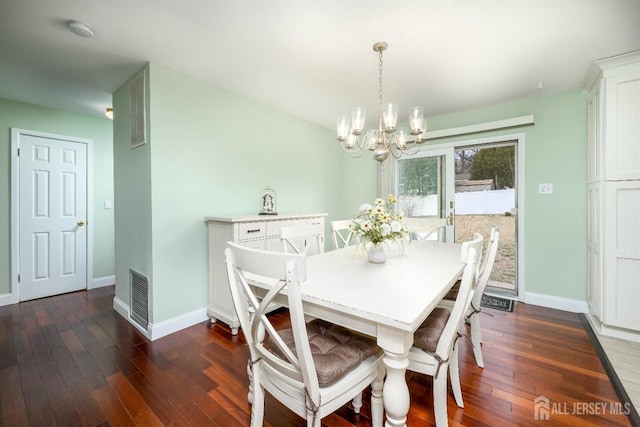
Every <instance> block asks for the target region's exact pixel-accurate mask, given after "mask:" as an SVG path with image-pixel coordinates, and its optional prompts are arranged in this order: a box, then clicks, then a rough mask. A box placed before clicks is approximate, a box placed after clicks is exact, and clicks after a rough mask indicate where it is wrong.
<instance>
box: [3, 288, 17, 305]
mask: <svg viewBox="0 0 640 427" xmlns="http://www.w3.org/2000/svg"><path fill="white" fill-rule="evenodd" d="M19 302H20V299H19V298H18V293H17V292H13V293H10V294H0V307H2V306H5V305H11V304H17V303H19Z"/></svg>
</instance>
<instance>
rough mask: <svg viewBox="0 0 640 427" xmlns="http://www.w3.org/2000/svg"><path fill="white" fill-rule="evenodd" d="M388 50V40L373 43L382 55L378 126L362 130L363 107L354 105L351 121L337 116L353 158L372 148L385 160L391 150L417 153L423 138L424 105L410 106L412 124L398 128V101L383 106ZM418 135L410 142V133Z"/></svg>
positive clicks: (341, 135)
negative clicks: (383, 63) (383, 60)
mask: <svg viewBox="0 0 640 427" xmlns="http://www.w3.org/2000/svg"><path fill="white" fill-rule="evenodd" d="M386 49H387V43H386V42H378V43H375V44H374V45H373V50H374V51H375V52H378V54H379V57H380V59H379V65H378V69H379V72H380V77H379V78H378V109H379V112H378V129H368V130H367V131H364V132H363V129H364V119H365V114H366V111H365V109H364V108H363V107H354V108H353V109H352V110H351V120H349V117H348V116H340V117H338V126H337V128H338V141H340V144H341V145H342V149H343V150H344V151H346V152H347V153H349V154H350V155H351V156H352V157H360V156H361V155H362V154H363V153H364V151H365V150H370V151H373V158H374V159H376V160H377V161H379V162H383V161H384V160H385V159H386V158H387V157H388V156H389V153H391V155H392V156H393V157H395V158H396V159H399V158H400V157H402V155H403V154H404V155H411V154H415V153H417V152H418V149H419V146H420V144H422V143H423V142H424V140H423V139H422V138H421V137H420V135H422V133H423V132H424V131H425V129H424V127H423V125H424V108H422V107H411V108H410V109H409V126H410V127H411V129H410V130H409V131H407V129H405V128H401V127H399V128H396V123H397V121H398V104H393V103H388V104H385V105H384V106H383V105H382V52H384V51H385V50H386ZM409 134H411V135H412V136H415V137H416V138H415V139H414V140H413V141H407V138H408V135H409Z"/></svg>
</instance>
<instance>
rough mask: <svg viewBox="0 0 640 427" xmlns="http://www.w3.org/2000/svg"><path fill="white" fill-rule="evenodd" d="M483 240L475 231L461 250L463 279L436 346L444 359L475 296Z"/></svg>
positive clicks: (438, 353) (449, 352) (451, 347)
mask: <svg viewBox="0 0 640 427" xmlns="http://www.w3.org/2000/svg"><path fill="white" fill-rule="evenodd" d="M483 240H484V239H483V237H482V235H481V234H479V233H474V235H473V239H472V240H470V241H467V242H464V243H463V244H462V249H461V251H460V252H461V261H462V262H465V263H466V265H465V268H464V270H463V272H462V279H461V281H460V288H459V290H458V295H457V297H456V301H455V302H454V304H453V308H452V309H451V314H450V316H449V319H448V320H447V324H446V325H445V327H444V329H443V331H442V335H441V336H440V339H439V340H438V346H437V347H436V354H437V355H438V356H439V357H441V358H443V359H446V358H448V357H449V354H451V350H452V349H453V345H454V343H455V336H456V334H457V332H458V328H459V327H460V324H461V322H462V318H463V317H464V314H465V313H466V310H467V307H468V305H469V302H470V301H471V298H472V297H473V294H474V291H475V288H476V284H477V281H478V264H479V262H478V261H479V254H480V253H481V251H482V242H483Z"/></svg>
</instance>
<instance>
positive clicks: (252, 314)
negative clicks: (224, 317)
mask: <svg viewBox="0 0 640 427" xmlns="http://www.w3.org/2000/svg"><path fill="white" fill-rule="evenodd" d="M225 257H226V263H227V274H228V279H229V287H230V290H231V295H232V299H233V303H234V308H235V310H236V313H237V315H238V319H239V321H240V327H241V329H242V330H243V333H244V336H245V339H246V340H247V344H248V345H249V350H250V353H251V357H252V360H253V361H254V362H255V361H259V363H264V364H266V365H268V367H269V368H270V369H271V370H273V371H274V372H277V373H279V374H281V375H283V376H286V377H288V378H290V380H292V381H296V382H300V383H302V386H304V387H306V388H307V389H308V390H309V393H310V394H311V395H312V396H313V395H317V394H318V393H319V385H318V378H317V374H316V370H315V364H314V362H313V358H312V356H311V349H310V347H309V340H308V337H307V330H306V325H305V319H304V312H303V308H302V298H301V295H300V283H301V282H303V281H304V280H306V270H307V269H306V256H305V255H303V254H286V253H277V252H267V251H262V250H258V249H252V248H247V247H243V246H241V245H238V244H236V243H233V242H227V249H226V251H225ZM256 289H259V290H261V292H259V293H257V291H256ZM282 297H284V298H287V305H288V307H289V310H288V313H289V316H290V322H291V328H292V331H293V336H294V342H295V349H296V352H295V353H294V352H293V351H292V350H291V349H290V348H289V347H288V346H287V344H286V343H285V342H284V341H283V340H282V338H281V337H280V335H278V333H277V331H276V329H275V327H274V326H273V325H272V323H271V321H270V319H269V317H268V316H267V312H268V311H269V308H270V306H272V305H273V304H274V303H276V301H277V299H278V298H282ZM267 337H269V338H270V339H269V340H267ZM267 341H269V343H270V345H271V346H273V345H275V346H276V347H277V350H279V351H278V352H279V353H280V354H281V355H284V358H282V357H279V356H278V355H276V354H275V353H274V351H273V350H274V349H270V348H268V347H267V346H266V345H265V343H266V342H267Z"/></svg>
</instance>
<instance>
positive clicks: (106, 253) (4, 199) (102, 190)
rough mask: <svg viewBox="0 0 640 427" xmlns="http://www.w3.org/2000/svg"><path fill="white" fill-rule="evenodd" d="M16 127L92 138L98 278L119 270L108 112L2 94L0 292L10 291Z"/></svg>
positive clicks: (0, 121)
mask: <svg viewBox="0 0 640 427" xmlns="http://www.w3.org/2000/svg"><path fill="white" fill-rule="evenodd" d="M11 128H20V129H25V130H30V131H38V132H46V133H52V134H58V135H65V136H72V137H77V138H85V139H90V140H92V141H93V223H92V224H93V278H101V277H105V276H111V275H113V272H114V247H113V239H114V232H113V212H114V210H113V209H111V210H105V209H104V201H105V200H113V152H112V139H113V128H112V122H111V120H109V119H107V118H106V117H104V118H100V117H93V116H85V115H81V114H74V113H69V112H66V111H61V110H54V109H50V108H45V107H39V106H35V105H31V104H25V103H22V102H16V101H10V100H6V99H0V294H4V293H9V292H11V278H10V270H11V264H10V263H11V241H10V236H11V232H10V231H11V206H10V199H11V179H10V177H11Z"/></svg>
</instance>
